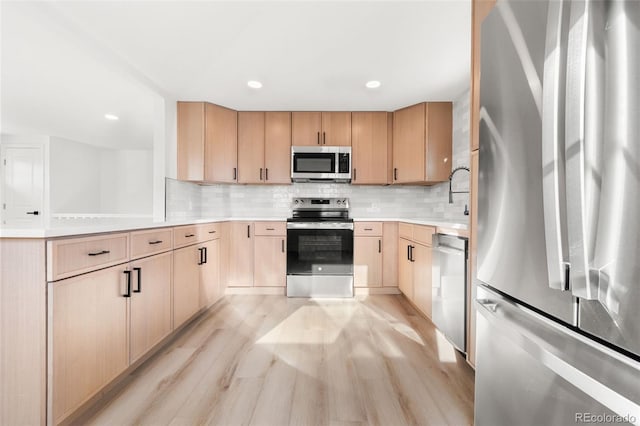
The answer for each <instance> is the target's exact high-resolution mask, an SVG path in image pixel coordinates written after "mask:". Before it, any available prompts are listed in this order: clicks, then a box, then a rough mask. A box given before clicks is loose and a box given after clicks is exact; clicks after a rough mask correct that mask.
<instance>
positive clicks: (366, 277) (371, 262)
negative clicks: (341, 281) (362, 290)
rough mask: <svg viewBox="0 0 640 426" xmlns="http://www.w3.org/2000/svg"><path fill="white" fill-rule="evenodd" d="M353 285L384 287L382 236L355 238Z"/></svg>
mask: <svg viewBox="0 0 640 426" xmlns="http://www.w3.org/2000/svg"><path fill="white" fill-rule="evenodd" d="M353 285H354V286H355V287H382V237H381V236H380V237H354V238H353Z"/></svg>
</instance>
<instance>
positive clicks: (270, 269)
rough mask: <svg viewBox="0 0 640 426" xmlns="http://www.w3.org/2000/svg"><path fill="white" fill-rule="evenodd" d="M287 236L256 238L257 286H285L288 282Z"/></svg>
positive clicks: (255, 275)
mask: <svg viewBox="0 0 640 426" xmlns="http://www.w3.org/2000/svg"><path fill="white" fill-rule="evenodd" d="M286 239H287V237H284V236H281V237H263V236H260V237H256V238H255V246H254V247H255V252H254V256H255V263H254V265H255V274H254V279H253V282H254V286H256V287H284V286H285V285H286V283H287V242H286Z"/></svg>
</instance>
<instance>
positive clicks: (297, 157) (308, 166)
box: [293, 152, 336, 173]
mask: <svg viewBox="0 0 640 426" xmlns="http://www.w3.org/2000/svg"><path fill="white" fill-rule="evenodd" d="M335 169H336V155H335V154H333V153H304V152H299V153H296V154H294V156H293V171H294V173H334V171H335Z"/></svg>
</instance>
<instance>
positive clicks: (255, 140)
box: [238, 111, 265, 183]
mask: <svg viewBox="0 0 640 426" xmlns="http://www.w3.org/2000/svg"><path fill="white" fill-rule="evenodd" d="M264 130H265V123H264V112H254V111H251V112H239V113H238V183H263V182H264V173H265V171H264V137H265V133H264Z"/></svg>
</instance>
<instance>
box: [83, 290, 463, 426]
mask: <svg viewBox="0 0 640 426" xmlns="http://www.w3.org/2000/svg"><path fill="white" fill-rule="evenodd" d="M473 383H474V379H473V370H471V368H469V367H468V366H467V364H466V363H465V361H464V360H463V359H462V357H461V356H460V355H459V354H458V353H457V352H455V351H454V350H453V348H452V347H451V346H450V344H449V343H448V342H446V340H444V339H443V338H441V337H440V336H438V334H437V333H436V331H435V329H434V327H433V325H432V324H431V323H430V322H429V321H427V320H425V319H423V318H422V317H420V316H419V315H418V314H417V313H416V312H415V311H414V309H413V308H412V307H411V306H410V305H409V304H408V303H407V302H406V301H405V300H404V299H403V298H402V296H368V297H364V296H363V297H358V298H356V299H353V300H308V299H287V298H285V297H283V296H244V295H243V296H227V297H225V299H223V300H222V301H220V302H219V303H218V304H217V305H216V306H215V307H214V308H213V309H212V310H211V311H210V312H207V313H206V314H205V315H203V316H202V317H200V318H199V319H198V320H196V321H195V322H194V324H192V326H190V327H189V328H188V329H186V330H185V332H184V333H183V335H181V336H180V337H179V338H178V339H177V340H176V341H175V342H173V343H172V344H171V345H170V346H168V347H167V348H165V349H163V350H162V351H161V352H159V353H158V354H157V355H156V356H154V357H153V358H151V359H150V360H149V361H148V362H146V363H145V364H144V365H143V366H142V367H141V368H140V369H138V370H137V371H136V372H135V373H134V374H133V377H131V378H130V380H128V381H127V384H126V385H125V386H124V387H122V389H120V390H119V391H118V392H117V394H115V395H113V396H112V397H111V398H110V399H109V400H108V401H105V402H104V403H101V404H102V406H101V407H99V408H98V409H94V410H93V412H92V413H91V414H90V415H89V416H90V417H87V416H85V417H84V418H83V419H82V420H81V422H82V423H83V424H110V425H124V424H141V425H193V424H218V425H245V424H256V425H286V424H295V425H324V424H327V425H346V424H374V425H404V424H420V425H422V424H424V425H427V424H434V425H441V424H451V425H465V424H472V423H473Z"/></svg>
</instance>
